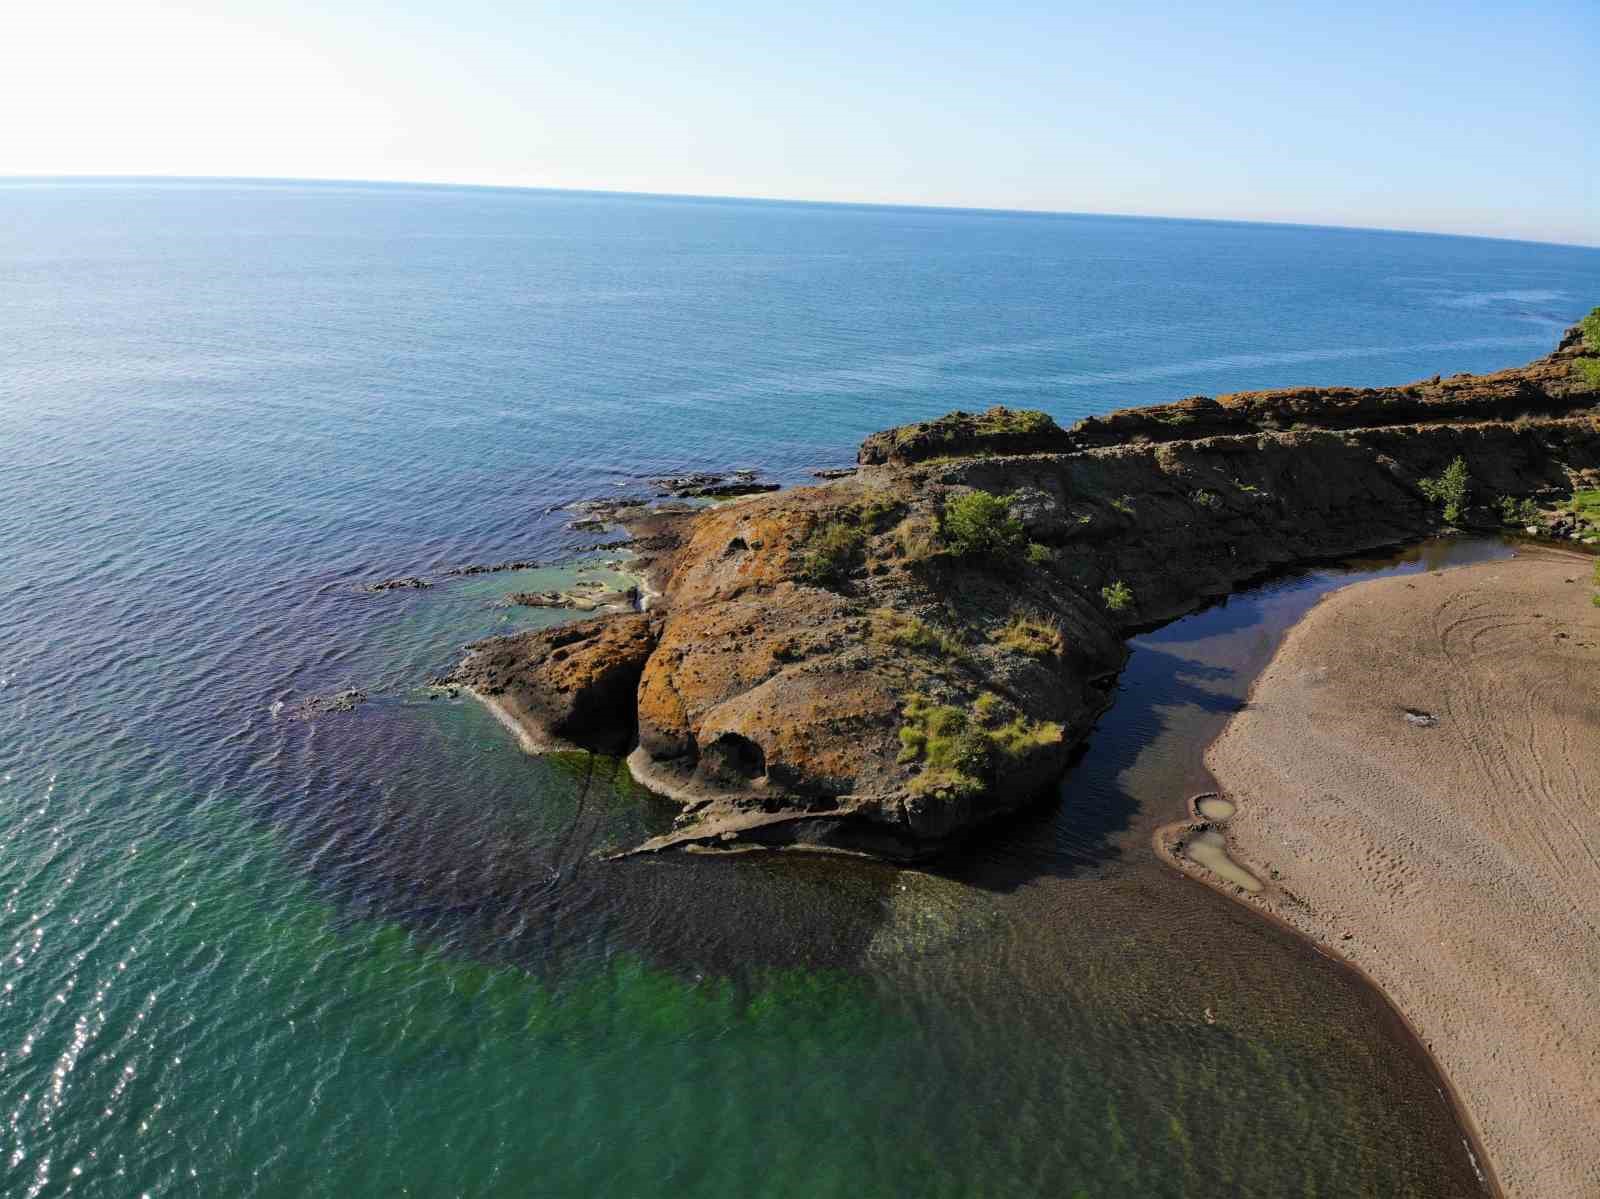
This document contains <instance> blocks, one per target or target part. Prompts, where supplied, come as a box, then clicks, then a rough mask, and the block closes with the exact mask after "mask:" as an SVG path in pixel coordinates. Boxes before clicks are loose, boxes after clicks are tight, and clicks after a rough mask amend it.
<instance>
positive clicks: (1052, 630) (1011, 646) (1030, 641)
mask: <svg viewBox="0 0 1600 1199" xmlns="http://www.w3.org/2000/svg"><path fill="white" fill-rule="evenodd" d="M989 640H990V641H992V642H994V644H995V645H997V646H999V647H1000V648H1001V649H1004V650H1010V651H1011V652H1012V653H1014V654H1021V655H1023V656H1024V657H1027V658H1059V657H1060V656H1061V655H1062V654H1063V653H1064V652H1065V651H1066V637H1065V635H1064V634H1063V633H1062V631H1061V626H1060V625H1059V624H1057V623H1056V622H1055V621H1053V620H1042V619H1040V618H1039V617H1036V616H1013V617H1012V618H1011V619H1010V620H1008V621H1006V623H1005V624H1003V625H1001V626H1000V627H999V628H998V629H996V630H995V631H994V632H993V633H991V634H989Z"/></svg>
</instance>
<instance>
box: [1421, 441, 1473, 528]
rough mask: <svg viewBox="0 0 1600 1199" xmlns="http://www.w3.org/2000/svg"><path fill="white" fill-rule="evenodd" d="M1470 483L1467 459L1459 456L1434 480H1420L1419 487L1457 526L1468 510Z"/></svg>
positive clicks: (1447, 519)
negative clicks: (1463, 513)
mask: <svg viewBox="0 0 1600 1199" xmlns="http://www.w3.org/2000/svg"><path fill="white" fill-rule="evenodd" d="M1469 483H1470V480H1469V477H1468V475H1467V462H1466V459H1464V458H1462V457H1460V456H1459V455H1458V456H1457V457H1456V458H1455V460H1454V461H1452V462H1451V463H1450V465H1449V466H1447V467H1445V468H1444V470H1443V471H1441V472H1440V473H1439V474H1437V475H1434V476H1433V477H1432V478H1428V479H1421V480H1419V481H1418V482H1417V486H1418V487H1420V488H1421V489H1422V494H1423V495H1425V496H1427V497H1428V499H1429V500H1431V501H1432V502H1433V503H1435V504H1438V505H1439V506H1440V509H1441V510H1442V512H1443V513H1444V518H1445V520H1446V521H1447V522H1449V523H1450V524H1455V523H1456V521H1458V520H1460V519H1461V514H1462V512H1464V511H1465V510H1466V506H1467V489H1468V486H1469Z"/></svg>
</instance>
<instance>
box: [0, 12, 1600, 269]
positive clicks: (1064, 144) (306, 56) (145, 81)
mask: <svg viewBox="0 0 1600 1199" xmlns="http://www.w3.org/2000/svg"><path fill="white" fill-rule="evenodd" d="M1216 7H1217V8H1218V9H1219V10H1220V11H1210V10H1211V9H1212V8H1213V6H1209V5H1196V4H1190V3H1183V4H1163V3H1141V2H1139V0H1110V2H1109V3H1093V4H1079V3H1060V2H1058V3H1039V4H1027V3H1013V2H1009V0H988V2H985V3H944V4H941V3H936V2H924V3H918V4H910V3H902V2H899V0H882V2H878V3H871V4H859V5H858V4H839V3H834V2H832V0H810V2H806V3H787V4H783V5H777V4H764V3H760V2H759V0H753V2H743V3H740V2H732V0H728V2H723V0H705V2H704V3H700V4H681V3H672V2H668V0H663V2H659V3H649V2H640V3H634V4H627V5H613V4H607V3H603V2H600V0H588V2H576V3H549V2H540V0H531V2H526V3H516V2H513V0H450V2H445V0H433V2H430V3H422V2H417V0H409V2H408V0H383V2H378V0H342V2H341V0H331V2H319V3H307V2H305V0H206V2H203V3H202V2H193V0H176V2H172V3H166V2H163V0H115V2H108V0H31V2H30V0H22V2H21V3H18V4H17V5H14V6H12V7H10V8H9V9H8V13H7V18H6V30H5V35H4V41H3V46H4V49H3V52H0V112H4V113H5V114H6V115H5V119H4V120H3V121H0V172H3V173H6V174H164V175H258V176H259V175H267V176H289V177H303V178H336V179H404V180H427V181H439V182H459V183H494V184H517V185H527V186H537V187H581V188H601V189H614V190H625V191H659V192H687V193H697V194H713V195H740V196H775V197H791V198H804V199H820V200H861V201H883V202H889V203H916V204H948V205H960V206H979V207H999V208H1038V209H1050V210H1062V211H1077V212H1125V213H1147V214H1158V215H1175V216H1207V217H1240V218H1248V219H1265V220H1290V221H1309V222H1319V223H1332V224H1353V225H1378V226H1386V227H1394V228H1410V229H1436V230H1446V231H1452V232H1466V233H1486V234H1491V235H1497V236H1514V237H1531V238H1539V239H1544V240H1554V241H1571V242H1584V243H1589V244H1600V187H1597V184H1596V179H1597V177H1600V150H1597V146H1600V32H1597V30H1600V4H1597V3H1596V0H1548V2H1545V3H1539V4H1530V5H1525V6H1524V5H1517V4H1511V3H1490V2H1482V0H1459V2H1458V3H1454V4H1448V5H1446V4H1432V3H1422V4H1416V3H1409V2H1408V0H1391V2H1389V3H1385V4H1382V5H1373V6H1368V5H1364V4H1335V3H1327V2H1323V3H1315V4H1294V3H1287V4H1260V5H1256V4H1248V5H1247V4H1233V5H1227V6H1216Z"/></svg>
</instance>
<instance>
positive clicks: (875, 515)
mask: <svg viewBox="0 0 1600 1199" xmlns="http://www.w3.org/2000/svg"><path fill="white" fill-rule="evenodd" d="M1576 352H1577V347H1576V346H1575V345H1569V344H1568V343H1563V349H1562V350H1560V351H1558V352H1557V353H1556V354H1554V355H1551V356H1550V357H1548V358H1545V359H1541V360H1540V361H1539V362H1536V363H1534V364H1532V365H1531V366H1529V367H1526V368H1523V369H1521V370H1520V371H1505V372H1500V373H1499V374H1496V375H1490V376H1484V377H1481V378H1474V377H1458V378H1456V379H1451V380H1446V381H1443V382H1438V381H1430V382H1428V383H1424V384H1418V385H1416V386H1415V387H1413V388H1392V389H1384V390H1380V391H1349V390H1330V391H1280V392H1267V393H1253V394H1249V395H1242V396H1231V397H1222V398H1221V399H1219V400H1209V399H1203V398H1202V399H1196V400H1190V401H1183V402H1181V403H1180V404H1177V405H1168V406H1165V407H1163V408H1154V409H1141V410H1135V411H1132V412H1126V413H1115V414H1112V416H1109V417H1105V418H1097V419H1094V420H1090V421H1084V422H1080V424H1079V425H1077V426H1075V427H1074V428H1073V429H1071V430H1061V429H1059V428H1058V427H1057V426H1055V424H1054V422H1051V421H1049V420H1048V418H1042V419H1036V418H1034V417H1032V416H1030V415H1029V414H1026V413H1013V412H1009V411H1006V410H991V411H990V412H989V413H985V414H981V415H980V416H970V415H967V414H952V416H950V417H946V418H941V420H940V421H933V422H926V423H925V424H923V425H918V426H908V427H907V429H904V430H890V431H888V432H887V433H882V434H875V435H874V436H873V437H872V438H869V439H868V441H867V443H866V444H865V445H864V446H863V447H862V453H861V461H862V463H863V466H862V469H861V470H859V471H858V472H857V473H856V474H855V475H853V476H851V477H848V478H843V479H840V480H838V481H835V482H832V483H830V484H827V485H825V486H818V487H807V488H798V489H794V490H790V491H785V492H780V493H776V494H771V495H763V496H758V497H753V498H750V499H747V500H743V501H740V502H738V503H735V504H729V505H726V506H723V507H720V508H714V509H709V510H703V511H700V512H697V513H693V514H688V515H680V516H677V517H674V518H671V519H663V518H661V517H653V518H652V521H651V524H650V525H649V527H648V528H647V529H645V530H643V537H642V539H641V542H640V544H641V545H643V546H644V548H645V550H646V553H647V558H648V563H649V568H650V574H651V576H652V579H653V581H654V583H655V586H656V589H657V590H659V591H660V592H661V600H660V601H659V603H658V604H657V605H656V606H654V607H653V608H652V610H651V612H650V613H649V614H648V615H643V616H627V617H612V618H607V619H603V620H597V621H593V622H588V623H583V624H577V625H570V626H564V627H563V628H562V629H559V630H550V631H547V632H544V633H538V634H525V635H523V636H521V637H519V638H510V639H502V640H496V641H490V642H484V643H480V645H479V646H477V647H474V653H473V656H472V657H471V658H469V659H468V661H467V663H466V664H465V665H464V666H463V668H462V674H461V681H462V682H465V683H467V684H468V685H470V686H472V687H473V688H474V689H475V690H477V691H479V692H481V693H483V694H486V695H490V696H495V697H500V698H501V699H502V701H505V700H506V699H507V697H509V700H510V702H511V703H512V705H514V706H515V707H516V708H517V712H518V716H519V719H525V720H528V721H531V722H532V723H534V724H535V725H536V726H538V727H539V728H541V729H545V730H548V731H549V732H551V733H554V734H555V735H557V736H560V737H563V738H565V739H567V740H569V741H574V742H577V743H579V744H586V745H590V746H592V747H597V748H598V747H618V748H620V747H624V746H625V745H626V744H631V745H632V746H633V753H632V755H631V757H630V759H629V762H630V765H631V767H632V768H633V770H634V773H635V775H636V777H638V778H639V779H640V781H642V782H644V783H645V784H646V785H648V786H650V787H652V788H653V789H655V790H658V791H660V792H662V793H664V794H666V795H668V796H670V797H673V798H675V799H677V800H678V801H679V802H681V803H682V804H683V805H684V814H683V816H682V818H681V819H680V821H679V828H678V829H677V830H676V831H675V832H674V833H673V834H670V835H669V836H667V837H665V838H659V839H658V840H657V842H655V843H654V845H653V846H651V847H660V846H664V845H667V844H673V843H681V842H684V841H704V842H714V843H723V844H726V843H728V842H730V841H731V842H734V843H748V842H755V843H764V844H781V845H788V844H801V845H808V846H813V847H823V848H843V849H850V850H856V851H861V852H868V853H873V854H879V855H883V856H889V857H917V856H924V855H927V854H930V853H934V852H937V851H939V850H940V849H942V848H945V847H947V846H948V845H950V844H951V843H953V842H954V841H955V840H956V839H958V838H959V837H960V836H961V835H962V834H963V833H965V832H966V831H968V830H970V829H971V828H973V827H974V826H976V825H977V824H980V823H982V822H983V821H985V820H989V819H992V818H994V817H995V816H997V815H1000V814H1002V813H1005V812H1008V811H1011V810H1013V809H1015V808H1017V807H1019V806H1021V805H1022V804H1024V803H1027V802H1029V801H1030V800H1031V799H1033V798H1034V797H1035V796H1037V795H1038V794H1039V793H1040V792H1041V791H1042V790H1045V789H1047V788H1048V787H1050V786H1051V785H1052V783H1053V782H1054V781H1055V780H1056V779H1058V778H1059V777H1060V774H1061V772H1062V770H1063V768H1064V767H1065V764H1066V761H1067V756H1068V754H1069V753H1070V751H1071V749H1072V748H1073V746H1074V745H1075V744H1076V743H1077V742H1078V741H1080V740H1081V739H1082V738H1083V736H1085V735H1086V734H1087V732H1088V730H1089V728H1090V726H1091V725H1092V723H1093V721H1094V719H1095V717H1096V716H1097V715H1098V713H1099V712H1100V711H1101V709H1102V708H1103V707H1104V705H1105V703H1106V702H1107V700H1108V697H1109V692H1110V684H1111V682H1112V681H1113V680H1114V677H1115V674H1116V671H1117V670H1118V669H1119V668H1120V666H1121V664H1122V661H1123V660H1124V657H1125V649H1124V646H1123V641H1122V638H1123V635H1124V634H1125V633H1126V632H1127V631H1128V630H1130V629H1132V628H1135V627H1138V626H1141V625H1148V624H1153V623H1156V622H1159V621H1162V620H1166V619H1169V618H1171V617H1173V616H1176V615H1178V614H1180V613H1182V612H1184V611H1187V610H1189V609H1192V608H1194V607H1196V606H1198V605H1199V604H1201V603H1203V602H1205V601H1206V600H1208V599H1210V598H1212V597H1216V596H1221V595H1225V594H1227V593H1228V592H1229V591H1230V590H1232V589H1233V588H1234V587H1236V586H1237V585H1238V584H1239V583H1240V582H1242V581H1244V580H1246V579H1249V578H1251V577H1252V576H1257V575H1260V574H1262V573H1264V572H1266V571H1269V570H1272V569H1274V568H1279V567H1282V566H1285V565H1288V564H1290V563H1293V562H1297V561H1304V560H1308V559H1315V558H1324V557H1331V556H1338V555H1345V554H1350V553H1354V552H1357V551H1360V550H1363V549H1369V548H1374V547H1378V546H1383V545H1391V544H1394V543H1396V542H1401V541H1405V540H1410V539H1414V538H1416V537H1418V536H1421V535H1424V534H1427V533H1429V532H1432V531H1434V530H1435V529H1436V528H1437V527H1438V526H1439V524H1440V519H1441V518H1440V513H1439V509H1438V505H1436V504H1434V503H1431V502H1430V501H1428V500H1427V499H1426V498H1425V497H1424V495H1423V494H1422V492H1421V490H1420V488H1419V486H1418V482H1419V480H1420V479H1422V478H1424V477H1428V476H1433V475H1437V474H1438V473H1439V472H1441V471H1442V470H1443V469H1444V468H1445V466H1446V465H1448V464H1449V463H1450V462H1451V460H1453V459H1454V458H1456V457H1457V456H1459V457H1461V458H1462V459H1463V460H1464V461H1465V462H1466V463H1467V466H1468V470H1469V472H1470V476H1471V480H1472V493H1471V495H1470V496H1469V501H1470V502H1469V508H1468V516H1469V518H1470V517H1472V516H1479V517H1481V518H1482V519H1484V520H1486V521H1487V520H1488V519H1489V518H1490V507H1491V506H1492V505H1493V504H1494V503H1495V502H1497V501H1498V499H1499V498H1500V497H1501V496H1502V495H1511V496H1516V497H1520V496H1525V495H1533V494H1538V493H1541V492H1542V491H1547V490H1551V489H1566V488H1569V487H1570V486H1571V485H1572V483H1573V481H1574V480H1576V479H1580V478H1585V477H1593V476H1594V472H1597V471H1600V420H1597V417H1596V414H1595V412H1594V410H1593V409H1594V405H1595V404H1596V402H1597V401H1600V395H1597V394H1595V393H1593V392H1592V391H1585V390H1584V388H1583V386H1582V385H1581V384H1580V383H1579V382H1578V380H1577V378H1576V376H1575V374H1574V372H1573V370H1572V364H1571V358H1572V357H1573V355H1574V354H1575V353H1576ZM1175 413H1177V414H1181V418H1180V417H1178V416H1175V415H1174V414H1175ZM1368 422H1370V423H1368ZM1286 424H1287V425H1299V426H1303V427H1300V428H1287V427H1278V426H1283V425H1286ZM974 489H979V490H984V491H988V492H991V493H994V494H999V495H1005V496H1006V497H1008V501H1007V502H1008V506H1009V511H1010V514H1011V516H1012V517H1014V518H1015V522H1016V523H1015V527H1014V528H1012V529H1011V531H1009V532H1008V533H1007V534H1006V536H1007V538H1009V539H1010V540H1009V542H1008V544H1009V545H1010V548H1009V549H1008V550H1006V551H1004V552H1000V553H998V554H990V555H988V556H975V555H970V554H962V553H960V552H958V547H955V546H953V545H952V544H951V541H950V538H949V536H948V535H947V534H945V535H942V534H941V532H940V530H941V522H942V521H943V519H944V513H945V511H946V508H947V506H948V505H950V504H951V503H952V501H956V500H957V499H958V497H960V496H963V495H966V494H969V493H970V492H971V491H973V490H974ZM635 531H636V533H638V532H640V530H637V529H636V530H635ZM1119 583H1120V584H1121V589H1122V591H1124V592H1125V593H1126V602H1125V603H1123V604H1121V605H1120V606H1118V607H1117V608H1116V610H1113V607H1112V604H1113V603H1114V602H1115V593H1116V585H1117V584H1119ZM1068 802H1070V796H1069V797H1068Z"/></svg>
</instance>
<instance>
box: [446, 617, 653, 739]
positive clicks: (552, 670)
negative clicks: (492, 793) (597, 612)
mask: <svg viewBox="0 0 1600 1199" xmlns="http://www.w3.org/2000/svg"><path fill="white" fill-rule="evenodd" d="M656 635H657V624H656V622H655V621H654V620H653V619H652V618H651V617H649V616H645V615H642V614H637V613H630V614H627V615H620V616H602V617H598V618H596V619H594V620H586V621H580V622H578V623H575V624H565V625H558V626H557V627H555V628H553V629H540V630H538V631H536V632H529V633H519V634H517V635H515V636H512V637H493V638H490V639H489V640H487V641H479V642H476V643H475V644H473V645H470V646H468V647H467V649H468V651H469V652H468V655H467V658H466V660H465V661H464V662H462V663H461V665H460V667H458V668H457V670H456V672H455V674H454V676H452V680H451V681H452V682H454V683H457V684H459V685H460V686H463V687H468V688H470V689H471V690H472V691H473V692H474V693H475V694H477V695H479V696H481V697H483V698H484V699H486V700H488V701H490V702H491V703H493V704H494V705H495V706H496V707H498V708H499V709H500V710H501V711H502V712H504V713H506V714H507V715H508V716H510V717H511V718H512V719H513V720H515V721H516V722H517V723H518V724H519V726H521V727H522V728H523V729H524V730H525V731H526V732H527V733H528V735H529V738H530V740H532V741H533V743H534V744H535V745H537V746H539V747H550V746H556V745H561V744H570V745H575V746H578V747H580V748H583V749H591V750H595V751H597V752H604V753H619V752H623V751H625V750H626V749H627V748H628V746H629V745H630V744H631V743H632V741H633V737H634V727H635V721H634V711H635V700H634V697H635V695H636V693H637V691H638V688H639V676H640V674H641V673H642V672H643V670H644V666H645V662H646V661H647V660H648V659H649V657H650V651H651V650H652V649H654V648H655V643H656Z"/></svg>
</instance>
